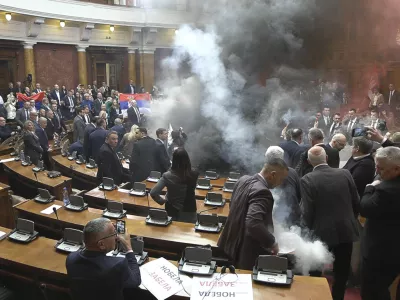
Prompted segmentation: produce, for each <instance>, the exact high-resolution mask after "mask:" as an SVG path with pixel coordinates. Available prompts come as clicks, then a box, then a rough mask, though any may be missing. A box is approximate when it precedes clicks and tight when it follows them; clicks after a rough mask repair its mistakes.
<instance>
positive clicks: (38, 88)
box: [33, 83, 43, 94]
mask: <svg viewBox="0 0 400 300" xmlns="http://www.w3.org/2000/svg"><path fill="white" fill-rule="evenodd" d="M42 91H43V90H42V89H41V87H40V83H36V88H35V89H34V90H33V92H34V93H36V94H39V93H40V92H42Z"/></svg>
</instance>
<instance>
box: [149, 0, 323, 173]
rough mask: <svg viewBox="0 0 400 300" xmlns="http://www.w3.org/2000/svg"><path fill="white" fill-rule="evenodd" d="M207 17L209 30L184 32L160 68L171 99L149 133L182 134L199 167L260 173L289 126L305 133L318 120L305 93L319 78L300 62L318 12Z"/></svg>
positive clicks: (159, 106)
mask: <svg viewBox="0 0 400 300" xmlns="http://www.w3.org/2000/svg"><path fill="white" fill-rule="evenodd" d="M328 2H329V1H328ZM203 9H204V10H205V11H206V15H207V17H206V19H205V20H203V23H204V24H207V25H201V26H197V27H195V26H189V25H184V26H182V27H181V28H180V29H179V31H177V34H176V36H175V40H174V44H173V47H174V48H173V53H172V55H171V56H170V57H168V58H167V59H165V60H164V61H163V64H162V78H163V80H162V81H161V82H160V87H161V89H162V90H163V92H164V94H165V95H167V98H166V99H163V100H162V101H160V102H156V103H155V104H154V105H153V106H154V107H153V108H152V114H153V117H152V120H151V123H150V126H151V127H154V128H156V127H166V126H167V125H168V124H169V123H171V124H172V126H173V128H178V127H181V126H182V127H183V128H184V130H185V131H186V133H187V134H188V142H187V145H186V149H187V150H188V151H189V154H190V157H191V160H192V164H193V165H194V166H198V167H200V168H203V169H204V168H206V167H208V166H214V167H217V168H220V169H221V168H224V167H226V168H229V166H234V167H235V168H237V169H239V170H242V171H244V172H247V173H251V172H255V171H258V170H259V169H260V167H261V166H262V163H263V157H264V156H263V154H264V152H265V149H266V148H267V147H268V146H270V145H272V144H276V143H277V142H278V141H279V137H280V133H281V130H282V128H283V127H284V126H285V125H287V124H288V123H291V124H295V125H296V126H300V127H303V128H305V127H307V126H308V123H307V120H308V119H309V118H310V117H311V116H312V115H314V113H315V111H314V110H313V109H312V106H310V105H309V104H308V103H307V101H304V99H305V97H303V96H302V90H303V88H304V87H305V86H306V85H307V84H309V82H310V81H311V80H313V79H315V78H316V77H317V73H318V72H316V71H313V70H312V69H307V68H306V67H305V66H304V65H303V64H302V63H301V62H302V61H307V52H306V51H305V48H304V47H305V46H304V43H305V42H307V41H306V40H304V38H303V37H304V36H307V34H308V33H309V32H310V31H312V30H315V26H314V25H315V22H314V19H315V18H314V15H315V14H317V13H320V11H321V10H320V8H319V7H317V6H316V4H315V1H314V0H253V1H244V0H241V1H225V0H219V1H215V0H213V1H204V7H203ZM267 77H268V79H263V78H267ZM282 116H283V117H282Z"/></svg>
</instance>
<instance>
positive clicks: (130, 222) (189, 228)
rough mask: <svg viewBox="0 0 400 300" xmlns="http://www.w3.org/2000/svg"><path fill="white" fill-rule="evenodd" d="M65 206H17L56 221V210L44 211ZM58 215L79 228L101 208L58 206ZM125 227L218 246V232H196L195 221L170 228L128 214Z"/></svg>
mask: <svg viewBox="0 0 400 300" xmlns="http://www.w3.org/2000/svg"><path fill="white" fill-rule="evenodd" d="M53 204H57V205H62V202H61V201H54V202H53V203H50V204H46V205H43V204H40V203H37V202H35V201H32V200H29V201H26V202H24V203H21V204H19V205H16V206H14V207H15V209H16V210H17V211H18V212H25V213H27V214H28V215H35V216H40V217H42V218H46V219H50V220H54V222H57V221H56V216H55V215H54V213H52V214H50V215H46V214H42V213H41V211H42V210H44V209H45V208H47V207H49V206H51V205H53ZM57 212H58V217H59V219H60V221H61V222H62V223H68V224H75V225H78V227H82V228H83V226H85V225H86V223H88V222H89V221H90V220H93V219H95V218H99V217H101V215H102V211H101V210H98V209H93V208H89V209H88V210H84V211H82V212H73V211H68V210H66V209H64V208H63V207H62V208H60V209H58V211H57ZM126 228H127V230H128V232H129V233H130V234H133V235H138V236H142V237H144V238H145V239H146V238H147V239H153V240H159V241H163V242H169V243H176V244H181V245H182V244H183V245H211V246H212V247H217V242H218V238H219V234H212V233H204V232H197V231H195V229H194V224H190V223H181V222H172V224H170V225H169V226H168V227H159V226H149V225H146V223H145V217H139V216H133V215H127V217H126Z"/></svg>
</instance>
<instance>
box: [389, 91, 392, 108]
mask: <svg viewBox="0 0 400 300" xmlns="http://www.w3.org/2000/svg"><path fill="white" fill-rule="evenodd" d="M392 97H393V91H391V92H390V96H389V105H390V101H391V100H392Z"/></svg>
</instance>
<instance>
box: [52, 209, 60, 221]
mask: <svg viewBox="0 0 400 300" xmlns="http://www.w3.org/2000/svg"><path fill="white" fill-rule="evenodd" d="M53 212H54V214H55V215H56V218H57V220H58V221H60V219H59V218H58V212H57V208H55V207H54V206H53Z"/></svg>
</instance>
